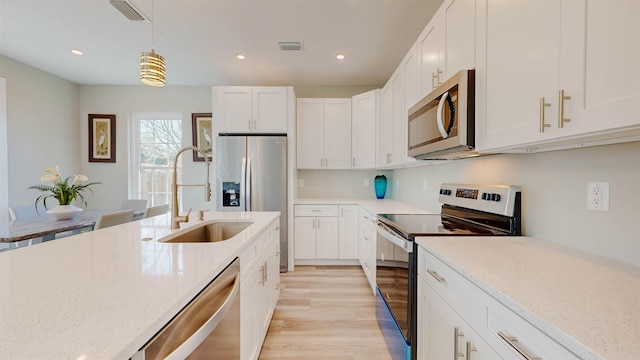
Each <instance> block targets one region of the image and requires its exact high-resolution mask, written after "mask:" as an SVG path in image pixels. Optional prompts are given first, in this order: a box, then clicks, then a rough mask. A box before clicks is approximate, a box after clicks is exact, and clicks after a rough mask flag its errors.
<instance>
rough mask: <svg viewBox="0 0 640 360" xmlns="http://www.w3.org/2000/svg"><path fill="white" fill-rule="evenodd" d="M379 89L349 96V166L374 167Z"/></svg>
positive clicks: (355, 167) (357, 167) (358, 167)
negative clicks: (350, 157)
mask: <svg viewBox="0 0 640 360" xmlns="http://www.w3.org/2000/svg"><path fill="white" fill-rule="evenodd" d="M379 94H380V90H371V91H369V92H366V93H363V94H359V95H356V96H354V97H352V98H351V115H352V116H351V156H352V161H351V167H352V168H354V169H373V168H375V167H376V122H377V119H378V98H379Z"/></svg>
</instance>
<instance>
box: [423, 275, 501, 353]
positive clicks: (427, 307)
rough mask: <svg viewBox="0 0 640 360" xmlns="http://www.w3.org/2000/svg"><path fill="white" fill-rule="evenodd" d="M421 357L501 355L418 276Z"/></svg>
mask: <svg viewBox="0 0 640 360" xmlns="http://www.w3.org/2000/svg"><path fill="white" fill-rule="evenodd" d="M417 350H418V359H420V360H427V359H429V360H431V359H433V360H438V359H462V360H472V359H473V360H484V359H487V360H489V359H491V360H495V359H499V358H500V357H499V356H498V355H497V354H496V353H495V352H494V351H493V350H492V349H491V347H489V345H488V344H487V343H486V342H485V341H484V340H482V338H481V337H480V336H479V335H478V334H477V333H476V332H475V331H473V329H472V328H471V327H470V326H469V325H468V324H467V323H466V322H465V321H464V320H463V319H462V318H461V317H460V316H459V315H458V314H457V313H456V312H455V311H454V310H453V309H452V308H451V307H450V306H449V305H448V304H447V303H446V302H445V301H444V299H443V298H442V297H440V295H438V293H436V291H435V290H434V289H433V288H432V287H431V286H430V285H429V284H427V281H426V280H425V279H423V278H420V279H419V280H418V349H417Z"/></svg>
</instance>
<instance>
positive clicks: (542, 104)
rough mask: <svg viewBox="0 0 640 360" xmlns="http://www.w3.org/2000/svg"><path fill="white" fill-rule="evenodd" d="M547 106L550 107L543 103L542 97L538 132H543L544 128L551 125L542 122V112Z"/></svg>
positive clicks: (548, 104) (542, 98)
mask: <svg viewBox="0 0 640 360" xmlns="http://www.w3.org/2000/svg"><path fill="white" fill-rule="evenodd" d="M547 106H551V104H550V103H548V102H545V101H544V97H541V98H540V132H541V133H543V132H544V128H548V127H550V126H551V124H547V123H545V122H544V112H545V108H546V107H547Z"/></svg>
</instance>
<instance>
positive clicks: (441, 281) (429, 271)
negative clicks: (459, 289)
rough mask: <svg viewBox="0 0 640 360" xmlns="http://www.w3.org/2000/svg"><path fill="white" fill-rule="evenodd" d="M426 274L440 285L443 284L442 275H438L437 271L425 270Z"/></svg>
mask: <svg viewBox="0 0 640 360" xmlns="http://www.w3.org/2000/svg"><path fill="white" fill-rule="evenodd" d="M427 272H428V273H429V275H431V276H433V277H434V279H436V280H438V282H440V283H443V282H445V278H444V277H443V276H442V275H440V274H438V272H437V271H435V270H429V269H427Z"/></svg>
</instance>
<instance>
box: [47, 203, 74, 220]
mask: <svg viewBox="0 0 640 360" xmlns="http://www.w3.org/2000/svg"><path fill="white" fill-rule="evenodd" d="M81 212H82V209H81V208H79V207H76V206H73V205H60V206H58V207H56V208H53V209H51V210H48V211H47V214H49V216H51V217H53V218H55V219H56V220H69V219H73V218H74V217H75V216H76V215H78V214H80V213H81Z"/></svg>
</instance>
